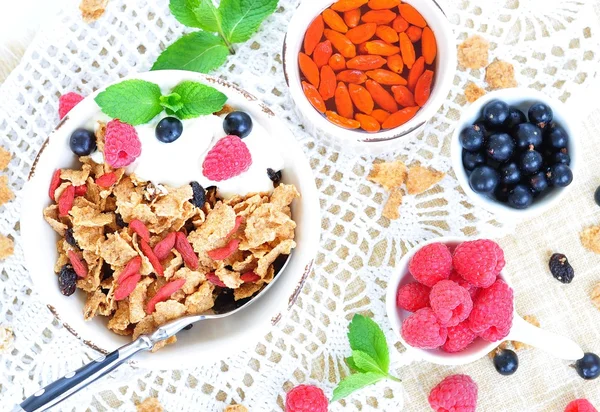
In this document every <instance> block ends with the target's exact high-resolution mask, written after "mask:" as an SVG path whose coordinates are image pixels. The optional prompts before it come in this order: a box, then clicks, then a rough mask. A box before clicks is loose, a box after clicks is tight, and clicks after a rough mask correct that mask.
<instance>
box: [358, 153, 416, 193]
mask: <svg viewBox="0 0 600 412" xmlns="http://www.w3.org/2000/svg"><path fill="white" fill-rule="evenodd" d="M406 176H407V168H406V165H405V164H404V163H403V162H401V161H400V160H396V161H394V162H384V163H374V164H373V169H371V172H370V173H369V176H367V179H368V180H370V181H371V182H375V183H378V184H380V185H381V186H383V188H384V189H385V190H388V191H389V190H392V189H393V188H395V187H400V186H402V184H403V183H404V182H405V180H406Z"/></svg>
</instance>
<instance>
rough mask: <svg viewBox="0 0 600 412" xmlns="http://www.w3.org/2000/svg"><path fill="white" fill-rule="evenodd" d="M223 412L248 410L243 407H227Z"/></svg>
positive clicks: (244, 411)
mask: <svg viewBox="0 0 600 412" xmlns="http://www.w3.org/2000/svg"><path fill="white" fill-rule="evenodd" d="M224 412H248V408H246V407H245V406H244V405H229V406H228V407H226V408H225V411H224Z"/></svg>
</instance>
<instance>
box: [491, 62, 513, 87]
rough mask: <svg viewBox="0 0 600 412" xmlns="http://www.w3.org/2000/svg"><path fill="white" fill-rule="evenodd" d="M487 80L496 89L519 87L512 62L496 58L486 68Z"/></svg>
mask: <svg viewBox="0 0 600 412" xmlns="http://www.w3.org/2000/svg"><path fill="white" fill-rule="evenodd" d="M485 81H486V82H487V84H488V85H489V86H490V88H492V89H494V90H496V89H507V88H509V87H517V80H516V79H515V68H514V66H513V65H512V64H511V63H508V62H505V61H502V60H496V61H495V62H493V63H492V64H490V65H489V66H488V67H487V69H485Z"/></svg>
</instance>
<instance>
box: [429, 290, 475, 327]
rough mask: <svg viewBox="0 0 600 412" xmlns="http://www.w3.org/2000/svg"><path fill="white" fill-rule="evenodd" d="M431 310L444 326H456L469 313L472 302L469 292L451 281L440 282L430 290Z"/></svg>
mask: <svg viewBox="0 0 600 412" xmlns="http://www.w3.org/2000/svg"><path fill="white" fill-rule="evenodd" d="M429 303H430V305H431V309H432V310H433V312H434V313H435V315H436V316H437V318H438V320H439V321H440V323H441V324H442V325H444V326H456V325H458V324H459V323H461V322H462V321H464V320H465V319H467V317H469V314H470V313H471V309H473V301H472V300H471V295H469V292H468V291H467V290H466V289H465V288H463V287H462V286H460V285H459V284H458V283H455V282H453V281H451V280H441V281H439V282H438V283H436V284H435V285H434V286H433V288H431V293H430V294H429Z"/></svg>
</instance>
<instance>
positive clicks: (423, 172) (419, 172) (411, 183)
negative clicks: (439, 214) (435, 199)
mask: <svg viewBox="0 0 600 412" xmlns="http://www.w3.org/2000/svg"><path fill="white" fill-rule="evenodd" d="M444 176H446V174H445V173H442V172H438V171H436V170H431V169H427V168H425V167H422V166H419V165H416V166H411V167H410V169H409V170H408V180H407V182H406V188H407V189H408V194H409V195H418V194H420V193H423V192H425V191H426V190H428V189H429V188H431V187H432V186H433V185H435V184H437V183H438V182H439V181H440V180H442V179H443V178H444Z"/></svg>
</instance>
